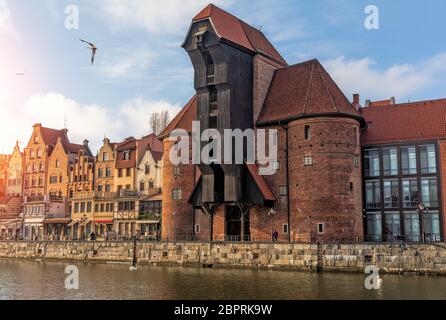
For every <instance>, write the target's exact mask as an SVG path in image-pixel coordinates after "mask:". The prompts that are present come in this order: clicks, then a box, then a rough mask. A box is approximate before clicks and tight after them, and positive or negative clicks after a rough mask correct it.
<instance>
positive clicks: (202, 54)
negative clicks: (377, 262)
mask: <svg viewBox="0 0 446 320" xmlns="http://www.w3.org/2000/svg"><path fill="white" fill-rule="evenodd" d="M183 48H184V49H185V50H186V52H187V53H188V54H189V56H190V59H191V62H192V65H193V67H194V70H195V81H194V84H195V90H196V95H195V96H194V97H193V98H192V99H191V100H190V101H189V102H188V103H187V104H186V106H185V107H184V108H183V110H182V111H181V112H180V113H179V114H178V115H177V117H175V118H174V119H173V121H172V122H171V123H170V125H169V126H168V127H167V128H166V129H165V130H164V131H163V132H162V133H161V134H160V136H159V138H160V139H161V140H162V141H163V144H164V154H165V157H164V161H163V211H162V221H163V223H162V237H163V239H165V240H173V241H174V240H182V239H196V240H209V239H212V240H214V241H220V240H227V241H246V240H251V241H271V240H272V234H273V233H274V234H276V235H277V240H278V241H314V242H340V241H348V242H355V241H362V240H367V241H440V240H444V234H445V229H446V228H445V219H444V218H443V217H444V200H443V199H444V195H445V191H444V190H446V182H445V181H446V177H444V173H445V172H446V169H444V167H445V166H446V160H445V159H446V151H445V150H446V147H445V146H444V145H443V144H444V140H445V139H446V127H445V126H444V122H445V119H446V99H444V100H432V101H425V102H414V103H406V104H396V99H395V98H391V99H390V100H386V101H377V102H371V101H368V102H367V103H366V105H365V106H364V107H362V106H361V105H360V97H359V95H355V96H354V97H353V101H352V102H351V101H350V100H349V99H348V98H347V97H346V96H345V95H344V94H343V93H342V91H341V90H340V89H339V87H338V86H337V84H336V83H335V82H334V80H333V79H332V78H331V77H330V75H329V74H328V73H327V71H326V70H325V69H324V68H323V66H322V65H321V64H320V63H319V61H317V60H310V61H305V62H302V63H298V64H295V65H288V63H287V62H286V61H285V60H284V59H283V57H282V56H281V55H280V53H279V52H278V51H277V50H276V49H275V48H274V46H273V45H272V44H271V43H270V42H269V41H268V39H267V38H266V37H265V35H264V34H263V33H262V32H261V31H259V30H257V29H255V28H253V27H251V26H249V25H248V24H246V23H245V22H243V21H241V20H240V19H238V18H237V17H234V16H233V15H231V14H229V13H227V12H225V11H223V10H221V9H220V8H218V7H216V6H214V5H212V4H211V5H209V6H207V7H206V8H205V9H203V10H202V11H201V12H200V13H199V14H198V15H197V16H196V17H195V18H194V19H193V20H192V24H191V26H190V28H189V30H188V33H187V37H186V40H185V42H184V44H183ZM192 121H199V122H200V127H201V132H200V133H202V132H203V130H205V129H216V130H217V131H218V132H219V133H220V134H221V135H223V134H222V133H223V130H224V129H241V130H245V129H254V130H259V129H266V130H267V131H268V130H274V129H275V130H277V135H275V136H274V137H273V138H274V140H273V141H274V142H277V145H278V155H277V158H276V159H272V160H271V161H272V166H273V168H274V170H275V174H273V175H270V176H261V175H260V174H259V170H258V166H259V165H258V164H239V165H230V164H218V163H216V162H213V163H212V164H211V165H208V164H206V163H203V162H201V163H200V164H199V165H194V164H181V165H178V166H177V165H173V164H172V163H171V161H170V159H169V156H168V155H169V152H170V150H171V148H172V146H173V145H174V142H173V141H170V140H169V135H170V133H171V132H172V131H173V130H175V129H183V130H185V132H188V133H189V136H191V134H192ZM268 145H269V143H268V141H267V146H268ZM244 152H245V153H244V155H243V159H244V160H245V161H246V159H247V154H246V150H244ZM211 158H212V156H211ZM273 231H276V232H273Z"/></svg>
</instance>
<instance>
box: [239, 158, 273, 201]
mask: <svg viewBox="0 0 446 320" xmlns="http://www.w3.org/2000/svg"><path fill="white" fill-rule="evenodd" d="M246 167H247V168H248V171H249V173H250V174H251V176H252V178H253V179H254V181H255V183H256V185H257V187H258V188H259V190H260V192H262V195H263V199H265V200H267V201H276V200H277V199H276V197H275V196H274V193H273V192H272V191H271V189H270V187H269V186H268V183H267V182H266V180H265V177H263V176H261V175H259V168H258V167H257V165H256V164H246Z"/></svg>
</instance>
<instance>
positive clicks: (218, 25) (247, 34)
mask: <svg viewBox="0 0 446 320" xmlns="http://www.w3.org/2000/svg"><path fill="white" fill-rule="evenodd" d="M204 19H210V20H211V21H212V24H213V26H214V28H215V32H216V33H217V35H218V36H219V37H220V38H222V39H224V40H227V41H229V42H232V43H234V44H236V45H239V46H241V47H243V48H246V49H248V50H251V51H253V52H256V53H259V54H262V55H265V56H267V57H269V58H271V59H273V60H275V61H276V62H279V63H281V64H283V65H285V66H286V65H287V62H286V61H285V59H284V58H283V57H282V56H281V55H280V53H279V52H278V51H277V50H276V49H275V48H274V46H273V45H272V44H271V42H269V40H268V39H267V38H266V36H265V35H264V34H263V33H262V32H261V31H259V30H257V29H255V28H253V27H251V26H250V25H248V24H247V23H245V22H243V21H241V20H240V19H238V18H237V17H235V16H233V15H232V14H230V13H228V12H226V11H224V10H222V9H220V8H219V7H217V6H215V5H213V4H210V5H208V6H207V7H206V8H204V9H203V10H202V11H201V12H200V13H199V14H198V15H196V16H195V18H193V20H192V21H193V22H197V21H200V20H204Z"/></svg>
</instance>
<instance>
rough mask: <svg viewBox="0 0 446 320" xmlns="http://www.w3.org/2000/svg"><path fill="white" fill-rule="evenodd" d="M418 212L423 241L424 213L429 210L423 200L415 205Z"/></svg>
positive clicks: (423, 240) (422, 239) (423, 239)
mask: <svg viewBox="0 0 446 320" xmlns="http://www.w3.org/2000/svg"><path fill="white" fill-rule="evenodd" d="M417 209H418V213H419V215H420V229H421V230H420V231H421V241H422V242H425V234H424V214H425V213H426V212H427V211H429V208H427V207H426V206H425V205H424V203H423V202H420V203H419V204H418V206H417Z"/></svg>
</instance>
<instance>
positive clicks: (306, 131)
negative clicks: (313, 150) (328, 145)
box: [305, 126, 310, 140]
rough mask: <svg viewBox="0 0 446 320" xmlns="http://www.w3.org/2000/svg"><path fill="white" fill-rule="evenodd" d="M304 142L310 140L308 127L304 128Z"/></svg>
mask: <svg viewBox="0 0 446 320" xmlns="http://www.w3.org/2000/svg"><path fill="white" fill-rule="evenodd" d="M305 140H310V126H305Z"/></svg>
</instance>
